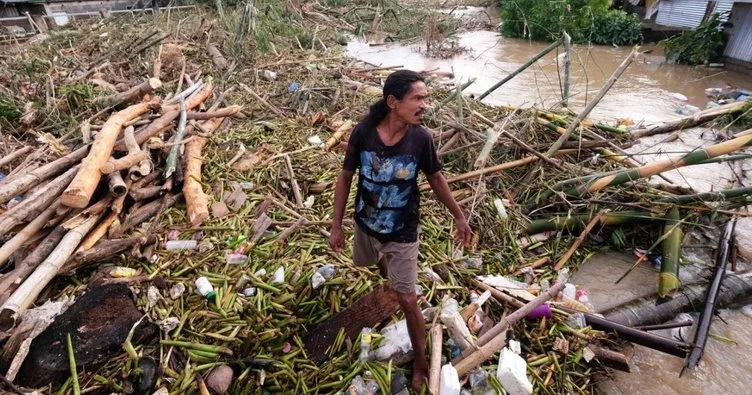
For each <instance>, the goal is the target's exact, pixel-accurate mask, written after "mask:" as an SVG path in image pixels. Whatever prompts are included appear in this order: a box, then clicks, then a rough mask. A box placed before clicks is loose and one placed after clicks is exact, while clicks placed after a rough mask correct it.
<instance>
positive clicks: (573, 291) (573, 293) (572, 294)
mask: <svg viewBox="0 0 752 395" xmlns="http://www.w3.org/2000/svg"><path fill="white" fill-rule="evenodd" d="M561 293H562V295H563V297H565V298H569V299H575V298H576V297H577V287H575V286H574V284H570V283H567V284H566V285H564V290H562V291H561Z"/></svg>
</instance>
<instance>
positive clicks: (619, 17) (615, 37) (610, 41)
mask: <svg viewBox="0 0 752 395" xmlns="http://www.w3.org/2000/svg"><path fill="white" fill-rule="evenodd" d="M593 25H594V26H593V27H594V29H593V42H594V43H596V44H603V45H631V44H635V43H639V42H641V41H642V24H641V23H640V20H639V19H638V18H637V15H635V14H629V13H627V12H624V11H618V10H611V11H609V12H607V13H606V14H603V15H598V16H596V18H595V20H594V24H593Z"/></svg>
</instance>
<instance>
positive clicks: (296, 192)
mask: <svg viewBox="0 0 752 395" xmlns="http://www.w3.org/2000/svg"><path fill="white" fill-rule="evenodd" d="M284 159H285V169H287V176H288V177H290V185H291V186H292V194H293V197H294V198H295V206H296V207H297V208H302V207H303V195H301V193H300V186H298V180H296V179H295V171H294V170H293V168H292V161H291V160H290V155H285V156H284Z"/></svg>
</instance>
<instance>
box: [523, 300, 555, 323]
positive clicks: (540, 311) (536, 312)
mask: <svg viewBox="0 0 752 395" xmlns="http://www.w3.org/2000/svg"><path fill="white" fill-rule="evenodd" d="M553 315H554V314H553V312H552V311H551V306H549V305H548V304H545V303H544V304H542V305H540V306H538V307H536V308H535V309H533V311H531V312H530V313H528V315H527V318H528V319H530V320H539V319H541V318H543V317H545V318H551V317H553Z"/></svg>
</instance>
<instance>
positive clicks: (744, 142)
mask: <svg viewBox="0 0 752 395" xmlns="http://www.w3.org/2000/svg"><path fill="white" fill-rule="evenodd" d="M746 132H752V129H749V130H748V131H746ZM746 132H743V133H746ZM750 145H752V134H745V135H743V136H741V137H737V138H735V139H731V140H728V141H724V142H722V143H719V144H715V145H712V146H710V147H707V148H703V149H697V150H695V151H692V152H690V153H688V154H685V155H681V156H675V157H672V158H668V159H664V160H659V161H655V162H651V163H648V164H645V165H643V166H640V167H638V168H635V169H626V170H622V171H619V172H617V173H615V174H611V175H608V176H604V177H600V178H598V179H596V180H594V181H593V182H592V183H591V184H590V185H589V186H587V188H579V189H578V191H579V193H580V194H583V193H585V192H586V191H587V192H591V193H592V192H597V191H600V190H601V189H603V188H605V187H609V186H614V185H619V184H623V183H625V182H628V181H634V180H637V179H640V178H645V177H650V176H653V175H656V174H660V173H663V172H666V171H669V170H674V169H678V168H680V167H683V166H688V165H693V164H696V163H697V162H700V161H704V160H707V159H711V158H715V157H718V156H721V155H725V154H728V153H731V152H734V151H738V150H740V149H742V148H744V147H748V146H750Z"/></svg>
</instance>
